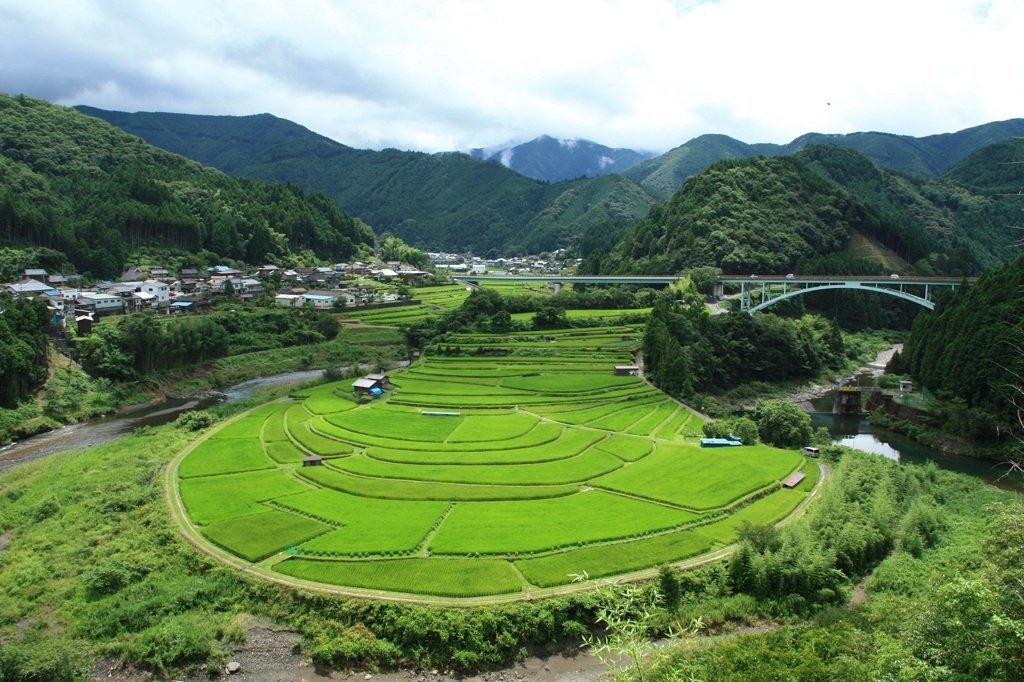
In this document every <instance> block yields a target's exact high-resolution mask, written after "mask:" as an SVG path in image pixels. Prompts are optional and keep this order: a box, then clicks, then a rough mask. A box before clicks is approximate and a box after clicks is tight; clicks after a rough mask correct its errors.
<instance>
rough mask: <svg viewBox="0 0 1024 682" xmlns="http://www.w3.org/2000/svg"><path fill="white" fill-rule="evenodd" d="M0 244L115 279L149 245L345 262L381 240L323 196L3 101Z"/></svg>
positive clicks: (93, 122) (204, 256) (69, 112)
mask: <svg viewBox="0 0 1024 682" xmlns="http://www.w3.org/2000/svg"><path fill="white" fill-rule="evenodd" d="M0 241H2V243H3V244H4V245H7V246H28V247H39V246H41V247H46V248H49V249H54V250H57V251H60V252H63V253H64V254H65V256H66V258H67V260H68V262H69V263H70V264H71V265H73V266H74V267H75V268H77V269H78V270H79V271H80V272H88V273H90V274H92V275H94V276H97V277H114V276H116V275H118V274H120V273H121V272H122V271H123V270H124V266H125V261H126V258H127V256H128V255H129V253H130V252H131V251H132V250H133V249H137V248H139V247H143V246H161V247H172V248H175V249H179V250H183V251H187V252H190V253H193V254H196V259H197V261H209V260H221V259H233V260H238V261H246V262H249V263H262V262H266V261H273V260H279V259H281V258H282V257H286V256H288V255H289V254H292V253H295V252H302V251H308V252H310V253H312V254H314V255H315V256H317V257H318V258H322V259H327V260H342V259H346V258H349V257H350V256H352V255H353V254H355V253H356V252H357V250H358V249H359V247H360V246H361V245H372V243H373V236H372V234H371V233H370V232H369V231H368V230H367V228H366V227H365V225H362V224H360V223H359V222H358V221H356V220H354V219H353V218H351V217H349V216H347V215H344V214H343V213H341V212H340V211H339V210H338V209H337V207H336V206H335V205H334V204H333V203H332V202H331V201H330V200H329V199H327V198H326V197H324V196H323V195H314V194H310V195H307V194H306V193H305V192H304V191H303V190H302V189H300V188H299V187H297V186H295V185H287V186H285V185H266V184H263V183H260V182H253V181H251V180H243V179H237V178H231V177H229V176H226V175H224V174H223V173H222V172H220V171H216V170H213V169H210V168H204V167H203V166H201V165H199V164H198V163H196V162H195V161H190V160H188V159H186V158H184V157H181V156H178V155H175V154H171V153H169V152H167V151H164V150H162V149H158V148H156V147H154V146H152V145H150V144H147V143H146V142H143V141H142V140H141V139H139V138H137V137H134V136H132V135H129V134H127V133H125V132H124V131H122V130H120V129H118V128H115V127H113V126H111V125H109V124H107V123H105V122H103V121H100V120H98V119H96V118H94V117H91V116H86V115H85V114H82V113H80V112H78V111H75V110H73V109H68V108H64V107H59V106H56V105H53V104H50V103H48V102H45V101H42V100H37V99H31V98H28V97H24V96H17V97H10V96H7V95H2V94H0Z"/></svg>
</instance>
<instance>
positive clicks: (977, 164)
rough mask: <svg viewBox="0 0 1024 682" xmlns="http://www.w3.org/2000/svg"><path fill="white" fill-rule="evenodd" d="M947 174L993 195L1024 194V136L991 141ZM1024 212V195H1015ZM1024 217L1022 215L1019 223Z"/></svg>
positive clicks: (955, 179) (981, 191)
mask: <svg viewBox="0 0 1024 682" xmlns="http://www.w3.org/2000/svg"><path fill="white" fill-rule="evenodd" d="M943 178H945V179H946V180H949V181H951V182H955V183H956V184H958V185H962V186H964V187H968V188H970V189H971V191H973V192H975V193H977V194H987V195H990V196H999V195H1007V196H1009V195H1014V196H1022V195H1024V138H1021V137H1017V138H1014V139H1012V140H1006V141H1005V142H998V143H996V144H990V145H988V146H987V147H982V148H981V149H979V150H978V151H976V152H974V153H973V154H971V155H970V156H968V157H967V158H966V159H964V160H963V161H961V162H960V163H958V164H956V165H955V166H953V167H952V168H950V169H949V170H948V171H947V172H946V173H945V175H943ZM1014 201H1015V202H1018V203H1017V205H1019V206H1020V207H1021V211H1022V213H1024V203H1020V202H1024V198H1022V199H1015V200H1014ZM1021 222H1022V221H1021V220H1020V219H1018V224H1020V223H1021Z"/></svg>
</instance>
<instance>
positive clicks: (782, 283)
mask: <svg viewBox="0 0 1024 682" xmlns="http://www.w3.org/2000/svg"><path fill="white" fill-rule="evenodd" d="M452 279H454V280H455V281H457V282H464V283H467V284H480V283H482V282H521V283H523V284H526V283H538V284H547V285H548V286H550V287H551V288H552V289H553V290H554V291H555V293H558V291H560V290H561V288H562V287H563V286H564V285H566V284H639V285H645V286H654V285H661V286H664V285H667V284H671V283H672V282H675V281H677V280H679V279H681V276H680V275H490V274H472V273H460V274H457V275H453V276H452ZM976 281H978V279H977V278H976V277H967V278H964V277H914V276H907V277H903V276H895V275H886V276H881V277H856V276H843V275H808V276H794V275H750V276H743V275H722V276H721V277H719V278H718V281H717V282H715V298H716V299H722V298H725V288H726V287H727V286H729V287H736V286H738V287H739V289H740V293H739V297H740V310H744V311H747V312H749V313H750V314H754V313H756V312H758V311H760V310H764V309H765V308H767V307H768V306H770V305H773V304H775V303H778V302H779V301H784V300H786V299H787V298H792V297H793V296H799V295H801V294H807V293H810V292H812V291H827V290H832V291H834V290H845V291H851V290H852V291H869V292H874V293H880V294H886V295H889V296H896V297H897V298H902V299H904V300H906V301H912V302H913V303H916V304H918V305H920V306H922V307H925V308H927V309H928V310H933V309H934V308H935V301H934V296H935V291H936V290H938V289H956V288H957V287H958V286H960V285H961V284H963V283H964V282H971V283H973V282H976Z"/></svg>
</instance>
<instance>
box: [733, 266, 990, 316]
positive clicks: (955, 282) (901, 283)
mask: <svg viewBox="0 0 1024 682" xmlns="http://www.w3.org/2000/svg"><path fill="white" fill-rule="evenodd" d="M965 281H966V282H976V281H978V280H977V278H976V277H968V278H963V277H914V276H906V277H904V276H897V275H887V276H882V277H857V276H852V275H850V276H845V275H840V276H836V275H800V276H796V275H750V276H747V277H744V276H741V275H723V276H722V277H720V278H719V280H718V281H717V282H716V283H715V295H716V297H718V296H719V295H720V294H724V291H725V287H726V286H730V285H731V286H733V287H735V286H737V285H738V286H739V288H740V310H746V311H748V312H750V313H751V314H754V313H756V312H758V311H759V310H764V309H765V308H767V307H768V306H770V305H773V304H775V303H778V302H779V301H784V300H786V299H787V298H792V297H793V296H799V295H801V294H807V293H810V292H812V291H837V290H840V291H868V292H872V293H878V294H886V295H888V296H895V297H897V298H902V299H903V300H905V301H911V302H913V303H916V304H918V305H920V306H922V307H924V308H927V309H928V310H934V309H935V292H936V291H937V290H939V289H956V288H957V287H958V286H960V285H961V284H963V283H964V282H965Z"/></svg>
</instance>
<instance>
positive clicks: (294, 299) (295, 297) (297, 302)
mask: <svg viewBox="0 0 1024 682" xmlns="http://www.w3.org/2000/svg"><path fill="white" fill-rule="evenodd" d="M274 303H275V304H277V305H279V306H281V307H283V308H301V307H303V306H304V305H306V297H305V296H303V295H301V294H278V295H277V296H275V297H274Z"/></svg>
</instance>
